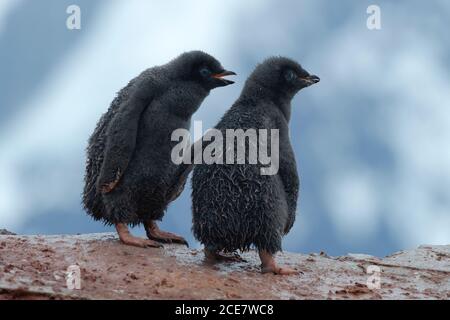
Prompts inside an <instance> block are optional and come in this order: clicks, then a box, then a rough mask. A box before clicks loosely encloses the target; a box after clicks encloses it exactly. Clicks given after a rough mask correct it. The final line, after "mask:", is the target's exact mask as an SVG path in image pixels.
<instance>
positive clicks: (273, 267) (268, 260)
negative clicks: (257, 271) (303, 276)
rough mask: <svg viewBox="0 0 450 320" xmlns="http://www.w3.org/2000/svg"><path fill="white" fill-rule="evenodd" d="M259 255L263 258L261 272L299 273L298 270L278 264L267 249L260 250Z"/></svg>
mask: <svg viewBox="0 0 450 320" xmlns="http://www.w3.org/2000/svg"><path fill="white" fill-rule="evenodd" d="M259 257H260V259H261V272H262V273H274V274H279V275H293V274H299V272H298V271H297V270H294V269H291V268H282V267H279V266H278V265H277V263H276V262H275V259H274V258H273V255H272V254H270V253H269V252H267V251H265V250H260V251H259Z"/></svg>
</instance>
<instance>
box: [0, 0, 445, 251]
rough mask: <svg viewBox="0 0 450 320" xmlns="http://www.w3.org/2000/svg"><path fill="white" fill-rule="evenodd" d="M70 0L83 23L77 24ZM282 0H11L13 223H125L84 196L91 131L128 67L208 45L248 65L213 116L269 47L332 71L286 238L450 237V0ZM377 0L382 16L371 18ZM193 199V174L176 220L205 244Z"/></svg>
mask: <svg viewBox="0 0 450 320" xmlns="http://www.w3.org/2000/svg"><path fill="white" fill-rule="evenodd" d="M70 4H77V5H79V6H80V7H81V15H82V17H81V18H82V22H81V27H82V28H81V30H68V29H67V28H66V19H67V17H68V14H66V8H67V6H68V5H70ZM282 4H283V5H281V4H280V2H279V1H275V0H273V1H260V0H253V1H238V0H234V1H206V0H205V1H182V0H177V1H170V2H169V1H143V0H142V1H138V0H134V1H125V0H116V1H106V0H101V1H100V0H97V1H88V0H71V1H66V0H58V1H56V0H54V1H52V0H45V1H31V0H29V1H24V0H22V1H19V0H0V227H2V228H7V229H10V230H12V231H15V232H18V233H26V234H31V233H46V234H52V233H85V232H95V231H106V230H111V228H107V227H104V226H102V224H101V223H98V222H94V221H92V220H91V219H90V218H89V217H88V216H87V215H86V214H85V213H84V212H83V210H82V208H81V205H80V203H81V200H80V194H81V190H82V181H83V173H84V160H85V158H84V149H85V147H86V141H87V138H88V137H89V135H90V133H91V132H92V130H93V129H94V127H95V123H96V121H97V120H98V118H99V117H100V115H101V114H102V113H103V112H104V111H105V110H106V109H107V107H108V105H109V103H110V101H111V100H112V99H113V97H114V94H115V92H116V91H118V90H119V89H120V88H121V87H122V86H124V85H125V84H126V83H127V82H128V80H130V79H131V78H132V77H134V76H136V75H137V74H138V73H140V72H141V71H142V70H144V69H145V68H148V67H151V66H153V65H156V64H162V63H165V62H167V61H168V60H170V59H172V58H173V57H175V56H177V55H178V54H179V53H181V52H183V51H187V50H192V49H201V50H204V51H206V52H208V53H210V54H212V55H214V56H216V57H217V58H218V59H219V60H221V62H222V63H223V65H224V66H225V67H226V68H229V69H232V70H234V71H236V72H237V73H238V74H239V76H238V77H237V78H236V80H237V83H236V84H235V85H233V86H229V87H227V88H220V89H217V90H215V91H213V92H212V93H211V95H210V96H209V97H208V98H207V100H206V101H205V103H204V104H203V105H202V107H201V108H200V110H199V111H198V112H197V113H196V114H195V116H194V119H195V120H203V126H204V129H206V128H208V127H212V126H214V125H215V123H216V122H217V121H218V119H219V117H220V116H221V115H222V114H223V113H224V112H225V110H227V108H228V107H229V106H230V105H231V104H232V102H233V101H234V100H235V99H236V98H237V96H238V94H239V92H240V90H241V88H242V85H243V83H244V81H245V78H246V76H247V75H248V74H249V73H250V72H251V70H252V69H253V68H254V66H255V65H256V63H258V62H259V61H261V60H263V59H264V58H266V57H267V56H270V55H286V56H289V57H292V58H295V59H296V60H298V61H299V62H300V63H301V64H302V65H303V66H304V67H305V69H307V70H309V71H310V72H311V73H314V74H317V75H319V76H320V77H321V80H322V81H321V82H320V84H318V85H316V86H314V87H311V88H308V89H306V90H304V91H302V92H301V93H300V94H299V95H297V97H296V99H295V100H294V102H293V109H294V110H293V115H292V120H291V136H292V142H293V145H294V149H295V152H296V155H297V162H298V166H299V168H300V175H301V195H300V202H299V209H298V217H297V221H296V224H295V226H294V227H293V229H292V231H291V233H290V234H289V235H288V236H287V237H286V238H285V240H284V249H285V250H289V251H295V252H312V251H315V252H317V251H320V250H324V251H326V252H328V253H330V254H333V255H337V254H345V253H347V252H365V253H370V254H375V255H385V254H388V253H391V252H393V251H396V250H399V249H403V248H412V247H415V246H417V245H419V244H424V243H427V244H448V243H450V146H449V145H450V42H449V41H448V40H449V38H448V21H449V20H450V2H449V1H444V0H441V1H430V2H425V1H395V2H394V1H326V0H322V1H317V0H309V1H284V2H282ZM370 4H378V5H379V6H380V7H381V18H382V29H381V30H377V31H370V30H368V29H367V27H366V19H367V17H368V15H367V13H366V9H367V7H368V5H370ZM190 206H191V203H190V186H189V187H188V188H187V189H186V190H185V192H184V193H183V194H182V196H181V197H180V198H179V199H178V200H177V201H176V202H174V203H173V204H172V205H171V206H170V208H169V210H168V212H167V214H166V216H165V218H164V221H163V223H162V227H163V228H166V229H168V230H170V231H173V232H177V233H180V234H182V235H184V236H186V237H187V239H188V240H189V241H190V242H191V245H193V246H194V247H195V246H199V244H198V243H195V241H194V239H193V237H192V235H191V232H190V227H191V213H190ZM135 232H136V233H138V234H142V229H137V230H135Z"/></svg>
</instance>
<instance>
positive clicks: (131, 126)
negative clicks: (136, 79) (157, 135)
mask: <svg viewBox="0 0 450 320" xmlns="http://www.w3.org/2000/svg"><path fill="white" fill-rule="evenodd" d="M152 91H153V90H151V86H150V85H149V84H146V83H145V82H143V83H140V84H138V85H136V88H135V89H134V90H133V93H132V95H131V97H130V98H129V99H128V100H127V101H124V102H123V103H122V104H121V106H120V107H119V110H118V111H117V113H116V114H115V115H114V118H113V119H112V120H111V122H110V124H109V126H108V128H107V134H106V137H107V140H106V145H105V151H104V160H103V164H102V167H101V170H100V174H99V177H98V180H97V187H98V189H99V190H101V191H102V192H103V193H108V192H111V191H112V190H113V189H114V188H115V187H116V186H117V184H118V183H119V180H120V178H121V176H122V174H123V173H124V172H125V169H126V168H127V166H128V163H129V162H130V159H131V157H132V155H133V153H134V149H135V146H136V136H137V132H138V125H139V119H140V118H141V115H142V113H143V111H144V110H145V108H146V107H147V106H148V105H149V104H150V102H151V100H152V97H151V92H152Z"/></svg>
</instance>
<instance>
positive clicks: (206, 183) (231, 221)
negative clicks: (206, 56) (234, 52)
mask: <svg viewBox="0 0 450 320" xmlns="http://www.w3.org/2000/svg"><path fill="white" fill-rule="evenodd" d="M318 81H319V78H318V77H316V76H313V75H310V74H309V73H308V72H306V71H305V70H304V69H303V68H302V67H301V66H300V65H299V64H298V63H296V62H295V61H293V60H290V59H287V58H283V57H274V58H269V59H267V60H266V61H264V62H263V63H261V64H259V65H258V66H257V67H256V69H255V70H254V72H253V73H252V74H251V75H250V77H249V78H248V79H247V81H246V84H245V86H244V89H243V91H242V93H241V95H240V97H239V98H238V100H237V101H236V102H235V103H234V104H233V106H232V107H231V108H230V109H229V110H228V111H227V112H226V113H225V115H224V116H223V118H222V119H221V120H220V122H219V123H218V124H217V126H216V128H217V129H219V130H220V131H221V132H222V134H223V136H224V137H225V130H226V129H243V130H247V129H251V128H253V129H268V130H269V132H270V129H279V139H280V140H279V141H280V143H279V145H280V149H279V155H280V159H279V171H278V173H277V174H275V175H261V173H260V168H261V167H262V165H261V164H260V163H258V164H248V153H247V155H246V156H247V161H246V164H233V165H231V164H230V165H226V164H223V165H222V164H211V165H207V164H202V165H196V166H195V168H194V172H193V177H192V188H193V190H192V201H193V232H194V235H195V237H196V238H197V239H198V240H199V241H200V242H201V243H203V244H204V245H205V248H206V249H207V250H208V251H210V252H217V251H221V250H223V251H228V252H232V251H235V250H247V249H249V248H250V247H251V246H253V245H254V246H255V247H256V248H257V249H258V250H260V251H261V250H264V251H266V252H268V253H269V254H274V253H275V252H277V251H279V250H281V239H282V236H283V235H285V234H286V233H288V232H289V230H290V229H291V227H292V225H293V224H294V220H295V212H296V206H297V197H298V190H299V178H298V174H297V167H296V161H295V155H294V152H293V150H292V147H291V143H290V138H289V125H288V123H289V119H290V114H291V100H292V98H293V97H294V95H295V94H296V93H297V92H298V91H299V90H300V89H302V88H304V87H307V86H309V85H311V84H313V83H316V82H318ZM247 144H248V143H247ZM269 146H270V142H269ZM224 147H225V146H224ZM247 147H248V146H247ZM235 150H236V148H235ZM246 150H248V148H247V149H246ZM270 153H271V151H269V155H270ZM235 154H236V151H235ZM271 270H272V271H273V270H275V269H271Z"/></svg>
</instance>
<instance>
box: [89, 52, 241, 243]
mask: <svg viewBox="0 0 450 320" xmlns="http://www.w3.org/2000/svg"><path fill="white" fill-rule="evenodd" d="M232 74H234V73H233V72H231V71H226V70H225V69H224V68H223V67H222V65H221V64H220V63H219V62H218V61H217V60H216V59H215V58H214V57H212V56H210V55H208V54H206V53H204V52H201V51H192V52H187V53H183V54H181V55H180V56H179V57H177V58H175V59H174V60H172V61H171V62H169V63H167V64H165V65H162V66H156V67H153V68H150V69H147V70H145V71H144V72H142V73H141V74H140V75H139V76H137V77H136V78H134V79H132V80H131V81H130V82H129V83H128V85H127V86H126V87H124V88H123V89H122V90H120V91H119V93H118V94H117V96H116V98H115V99H114V100H113V101H112V103H111V106H110V107H109V109H108V111H107V112H106V113H105V114H104V115H103V116H102V117H101V119H100V120H99V122H98V124H97V127H96V129H95V131H94V133H93V134H92V136H91V137H90V139H89V145H88V148H87V165H86V173H85V186H84V193H83V204H84V207H85V209H86V211H87V212H88V214H90V215H91V216H92V217H93V218H94V219H96V220H103V222H105V223H106V224H110V225H111V224H114V225H115V226H116V229H117V232H118V234H119V238H120V240H121V241H122V242H123V243H125V244H129V245H134V246H139V247H159V246H161V245H160V244H159V243H158V242H156V241H159V242H178V243H185V244H187V242H186V240H184V239H183V238H182V237H180V236H177V235H175V234H172V233H169V232H164V231H161V230H159V228H158V226H157V225H156V223H155V220H161V218H162V217H163V215H164V212H165V209H166V208H167V206H168V204H169V203H170V202H171V201H173V200H174V199H176V198H177V197H178V195H179V194H180V193H181V191H182V190H183V188H184V184H185V181H186V178H187V175H188V171H189V170H190V169H191V168H192V167H191V166H187V165H175V164H174V163H173V162H172V160H171V150H172V148H173V147H174V145H175V144H176V142H174V141H171V134H172V132H173V131H174V130H175V129H179V128H185V129H188V128H189V127H190V120H191V116H192V114H193V113H194V112H195V111H196V110H197V109H198V108H199V106H200V104H201V103H202V101H203V100H204V99H205V97H206V96H207V95H208V94H209V92H210V90H212V89H214V88H216V87H222V86H226V85H229V84H232V83H233V81H230V80H226V79H224V78H223V77H224V76H227V75H232ZM141 223H142V224H144V227H145V229H146V232H147V236H148V238H149V239H141V238H137V237H134V236H132V235H131V234H130V233H129V231H128V227H127V225H137V224H141ZM154 240H156V241H154Z"/></svg>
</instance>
